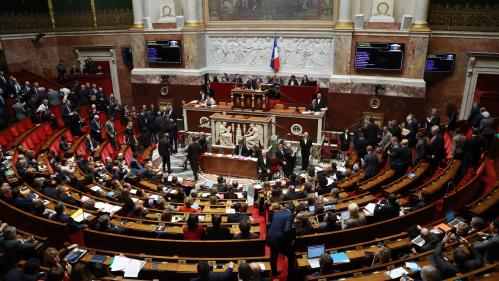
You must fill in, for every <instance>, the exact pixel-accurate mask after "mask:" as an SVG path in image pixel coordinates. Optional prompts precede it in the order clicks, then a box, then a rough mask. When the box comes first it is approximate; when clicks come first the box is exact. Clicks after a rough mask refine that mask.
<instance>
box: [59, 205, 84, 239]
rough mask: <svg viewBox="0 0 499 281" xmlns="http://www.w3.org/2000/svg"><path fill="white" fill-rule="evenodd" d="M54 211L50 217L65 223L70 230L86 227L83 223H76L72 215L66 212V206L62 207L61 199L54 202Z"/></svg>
mask: <svg viewBox="0 0 499 281" xmlns="http://www.w3.org/2000/svg"><path fill="white" fill-rule="evenodd" d="M54 211H55V214H54V215H53V216H52V218H51V219H52V220H55V221H58V222H62V223H67V224H68V226H69V231H70V232H74V231H78V230H82V229H83V228H85V227H86V225H85V224H84V223H78V222H76V221H75V220H74V219H73V218H72V217H70V216H68V215H67V214H66V208H65V207H64V203H62V202H61V201H59V202H57V203H56V204H55V207H54Z"/></svg>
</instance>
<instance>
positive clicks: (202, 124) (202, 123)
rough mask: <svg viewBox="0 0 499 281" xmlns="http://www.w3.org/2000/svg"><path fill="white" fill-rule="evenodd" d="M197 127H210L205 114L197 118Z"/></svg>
mask: <svg viewBox="0 0 499 281" xmlns="http://www.w3.org/2000/svg"><path fill="white" fill-rule="evenodd" d="M199 128H211V126H210V119H209V118H208V117H205V116H203V117H201V118H199Z"/></svg>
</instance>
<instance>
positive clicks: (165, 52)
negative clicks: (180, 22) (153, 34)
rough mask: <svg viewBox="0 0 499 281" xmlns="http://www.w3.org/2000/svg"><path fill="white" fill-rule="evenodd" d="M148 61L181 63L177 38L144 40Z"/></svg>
mask: <svg viewBox="0 0 499 281" xmlns="http://www.w3.org/2000/svg"><path fill="white" fill-rule="evenodd" d="M146 51H147V62H148V63H181V62H182V47H181V42H180V41H179V40H168V41H155V40H148V41H146Z"/></svg>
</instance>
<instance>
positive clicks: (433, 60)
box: [425, 54, 456, 72]
mask: <svg viewBox="0 0 499 281" xmlns="http://www.w3.org/2000/svg"><path fill="white" fill-rule="evenodd" d="M455 61H456V55H455V54H430V55H428V57H427V58H426V64H425V71H426V72H452V71H453V70H454V62H455Z"/></svg>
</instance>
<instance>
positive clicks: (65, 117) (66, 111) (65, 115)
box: [62, 105, 72, 125]
mask: <svg viewBox="0 0 499 281" xmlns="http://www.w3.org/2000/svg"><path fill="white" fill-rule="evenodd" d="M71 111H72V109H71V108H68V106H67V105H63V106H62V121H63V122H64V124H66V125H68V124H69V123H70V122H71V115H70V114H71Z"/></svg>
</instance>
